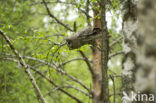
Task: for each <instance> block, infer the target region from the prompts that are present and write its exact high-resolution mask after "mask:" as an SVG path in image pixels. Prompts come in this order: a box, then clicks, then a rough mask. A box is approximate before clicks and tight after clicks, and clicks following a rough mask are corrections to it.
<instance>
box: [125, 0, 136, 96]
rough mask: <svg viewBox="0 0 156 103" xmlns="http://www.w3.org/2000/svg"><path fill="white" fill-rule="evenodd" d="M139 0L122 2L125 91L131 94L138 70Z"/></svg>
mask: <svg viewBox="0 0 156 103" xmlns="http://www.w3.org/2000/svg"><path fill="white" fill-rule="evenodd" d="M136 1H137V0H124V1H123V2H122V6H123V8H122V12H123V24H122V30H123V37H124V40H123V52H124V57H123V61H122V69H123V72H122V74H123V79H122V83H123V91H124V92H125V93H126V94H127V95H128V96H130V95H131V91H134V86H133V84H134V81H135V78H134V75H135V70H136V55H135V52H136V36H137V34H136V29H137V16H136V12H137V6H136ZM130 97H131V96H130Z"/></svg>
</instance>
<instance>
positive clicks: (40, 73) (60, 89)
mask: <svg viewBox="0 0 156 103" xmlns="http://www.w3.org/2000/svg"><path fill="white" fill-rule="evenodd" d="M0 59H4V60H9V61H13V62H18V61H16V60H15V59H12V58H5V57H4V58H2V57H0ZM29 68H30V69H31V70H33V71H35V72H36V73H38V74H39V75H40V76H41V77H43V78H45V79H46V80H47V81H48V82H49V83H51V84H52V85H54V86H55V87H56V89H55V90H59V91H61V92H63V93H65V94H66V95H68V96H69V97H71V98H72V99H74V100H76V101H77V102H78V103H82V102H81V101H80V100H79V99H77V98H76V97H74V96H73V95H71V94H70V93H68V92H66V91H65V90H63V89H62V88H61V87H59V86H58V85H56V84H55V83H54V81H52V80H51V79H50V78H49V77H47V76H45V75H44V74H43V73H42V72H40V71H39V70H37V69H35V68H34V67H33V66H29Z"/></svg>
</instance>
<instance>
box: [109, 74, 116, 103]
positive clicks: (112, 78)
mask: <svg viewBox="0 0 156 103" xmlns="http://www.w3.org/2000/svg"><path fill="white" fill-rule="evenodd" d="M110 78H111V80H112V82H113V91H114V99H113V103H115V98H116V95H115V94H116V89H115V81H114V77H113V76H111V75H110Z"/></svg>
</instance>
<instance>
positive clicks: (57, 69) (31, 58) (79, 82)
mask: <svg viewBox="0 0 156 103" xmlns="http://www.w3.org/2000/svg"><path fill="white" fill-rule="evenodd" d="M10 56H12V57H15V56H13V55H10ZM22 57H23V58H25V59H29V60H34V61H38V62H40V63H43V64H45V65H47V66H49V67H51V68H53V69H55V70H56V71H57V72H59V73H61V74H63V75H66V76H67V77H69V78H70V79H71V80H73V81H74V82H76V83H78V84H80V85H81V86H82V87H84V88H85V89H86V90H87V91H88V92H91V90H90V89H89V88H88V87H86V86H85V85H84V84H83V83H82V82H81V81H79V80H78V79H77V78H75V77H73V76H71V75H70V74H68V73H66V72H65V71H63V70H62V69H60V68H57V67H55V66H53V65H52V64H50V63H48V62H46V61H44V60H41V59H38V58H33V57H28V56H22Z"/></svg>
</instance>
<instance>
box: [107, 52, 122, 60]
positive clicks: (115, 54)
mask: <svg viewBox="0 0 156 103" xmlns="http://www.w3.org/2000/svg"><path fill="white" fill-rule="evenodd" d="M120 54H124V52H123V51H118V52H116V53H113V54H110V55H109V59H111V58H112V57H114V56H117V55H120Z"/></svg>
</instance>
